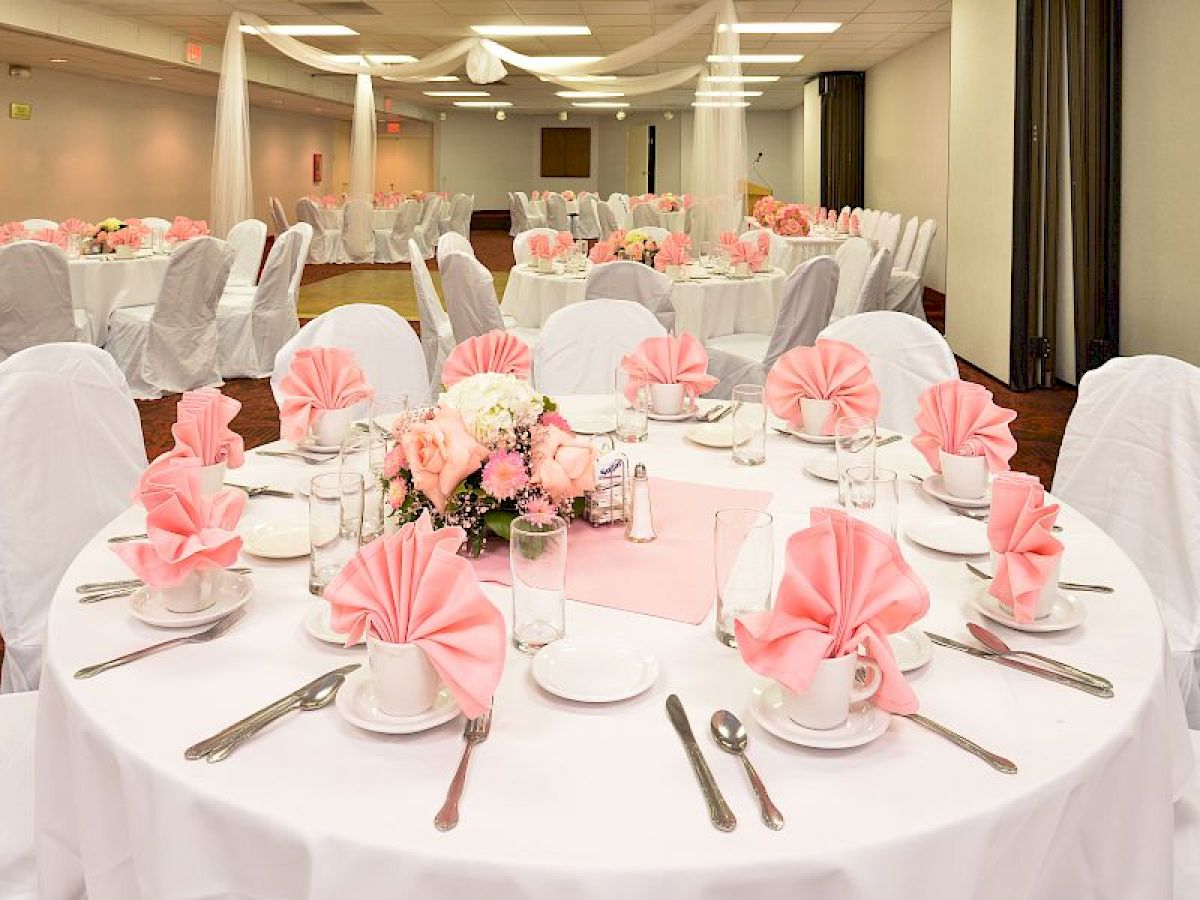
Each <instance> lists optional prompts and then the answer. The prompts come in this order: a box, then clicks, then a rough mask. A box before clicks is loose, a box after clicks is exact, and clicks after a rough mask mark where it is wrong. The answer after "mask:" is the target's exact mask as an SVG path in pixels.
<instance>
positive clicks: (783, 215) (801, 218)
mask: <svg viewBox="0 0 1200 900" xmlns="http://www.w3.org/2000/svg"><path fill="white" fill-rule="evenodd" d="M772 227H773V228H774V229H775V233H776V234H782V235H784V236H785V237H804V236H806V235H807V234H808V232H809V229H810V228H811V227H812V226H811V223H810V222H809V219H808V207H807V206H804V205H803V204H800V203H788V204H786V205H784V206H782V207H780V208H779V209H778V210H777V211H776V213H775V223H774V225H773V226H772Z"/></svg>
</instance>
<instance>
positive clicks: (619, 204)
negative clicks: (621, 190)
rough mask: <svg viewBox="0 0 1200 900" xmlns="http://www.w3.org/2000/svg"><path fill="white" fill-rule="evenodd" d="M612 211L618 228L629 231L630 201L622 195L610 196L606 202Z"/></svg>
mask: <svg viewBox="0 0 1200 900" xmlns="http://www.w3.org/2000/svg"><path fill="white" fill-rule="evenodd" d="M606 202H607V205H608V208H609V209H610V210H612V214H613V220H614V221H615V222H616V223H617V224H616V227H617V228H623V229H627V228H628V226H629V200H628V199H627V198H626V197H625V196H623V195H621V194H609V195H608V200H607V201H606Z"/></svg>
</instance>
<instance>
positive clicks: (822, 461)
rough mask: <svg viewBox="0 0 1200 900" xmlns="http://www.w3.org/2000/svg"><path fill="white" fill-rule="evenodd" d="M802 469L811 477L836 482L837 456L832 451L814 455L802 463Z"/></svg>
mask: <svg viewBox="0 0 1200 900" xmlns="http://www.w3.org/2000/svg"><path fill="white" fill-rule="evenodd" d="M804 471H805V472H807V473H808V474H809V475H811V476H812V477H813V478H820V479H821V480H822V481H835V482H836V481H837V480H838V471H837V457H836V456H835V455H834V454H832V453H823V454H821V455H820V456H814V457H813V458H812V459H810V460H809V461H808V462H806V463H805V464H804Z"/></svg>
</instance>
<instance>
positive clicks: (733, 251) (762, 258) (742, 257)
mask: <svg viewBox="0 0 1200 900" xmlns="http://www.w3.org/2000/svg"><path fill="white" fill-rule="evenodd" d="M767 240H768V241H770V238H767ZM766 261H767V254H766V253H764V252H763V251H762V250H760V249H759V247H758V245H757V244H749V243H746V242H745V241H738V242H737V243H735V244H730V245H729V262H730V264H731V265H734V266H736V265H738V264H740V263H746V264H747V265H748V266H749V267H750V271H752V272H757V271H758V270H759V269H761V268H762V267H763V264H764V263H765V262H766Z"/></svg>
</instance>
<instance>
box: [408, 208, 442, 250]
mask: <svg viewBox="0 0 1200 900" xmlns="http://www.w3.org/2000/svg"><path fill="white" fill-rule="evenodd" d="M441 209H442V198H441V197H429V196H426V198H425V209H424V210H423V212H422V213H421V222H420V224H418V225H417V226H416V227H415V228H414V229H413V232H412V239H413V240H414V241H416V242H417V246H418V247H420V248H421V256H422V257H424V258H425V259H429V258H430V257H432V256H433V248H434V247H435V246H437V239H438V217H439V216H440V215H441Z"/></svg>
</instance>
